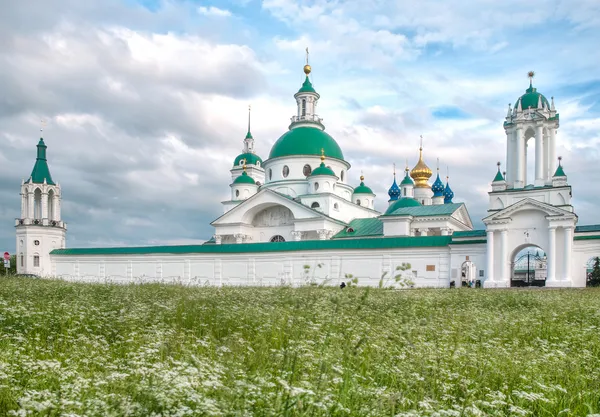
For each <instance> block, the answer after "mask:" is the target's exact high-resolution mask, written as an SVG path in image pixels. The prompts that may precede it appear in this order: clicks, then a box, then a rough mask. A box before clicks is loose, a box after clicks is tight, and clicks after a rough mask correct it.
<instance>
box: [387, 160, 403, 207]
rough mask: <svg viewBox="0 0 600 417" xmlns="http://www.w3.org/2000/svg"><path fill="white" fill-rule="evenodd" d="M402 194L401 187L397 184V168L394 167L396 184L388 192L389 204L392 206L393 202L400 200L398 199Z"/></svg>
mask: <svg viewBox="0 0 600 417" xmlns="http://www.w3.org/2000/svg"><path fill="white" fill-rule="evenodd" d="M400 193H401V191H400V187H398V184H396V166H395V165H394V182H393V183H392V186H391V187H390V189H389V190H388V195H389V196H390V199H389V200H388V202H389V203H390V204H391V203H392V202H394V201H396V200H398V197H400Z"/></svg>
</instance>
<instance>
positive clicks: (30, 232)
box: [16, 225, 66, 276]
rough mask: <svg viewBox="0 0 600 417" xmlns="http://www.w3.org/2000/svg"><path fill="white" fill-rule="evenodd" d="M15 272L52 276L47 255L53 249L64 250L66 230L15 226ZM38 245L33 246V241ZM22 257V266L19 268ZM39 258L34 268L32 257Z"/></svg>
mask: <svg viewBox="0 0 600 417" xmlns="http://www.w3.org/2000/svg"><path fill="white" fill-rule="evenodd" d="M16 229H17V232H16V235H17V236H16V237H17V239H16V248H17V253H16V255H17V272H18V273H20V274H36V275H40V276H45V275H52V274H53V273H54V271H53V270H52V265H51V262H50V255H49V253H50V252H51V251H52V250H54V249H60V248H64V247H65V244H66V241H65V240H66V230H65V229H63V228H60V227H52V226H38V225H28V226H25V225H20V226H17V228H16ZM36 240H38V241H39V243H40V244H39V245H37V246H36V245H35V244H34V243H35V241H36ZM21 255H23V266H21ZM35 255H37V256H39V257H40V264H39V267H35V266H34V262H33V257H34V256H35Z"/></svg>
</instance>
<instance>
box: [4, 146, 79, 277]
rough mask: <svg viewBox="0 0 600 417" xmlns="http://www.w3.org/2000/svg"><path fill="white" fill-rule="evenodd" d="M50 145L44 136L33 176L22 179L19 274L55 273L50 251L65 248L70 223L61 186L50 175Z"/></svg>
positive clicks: (16, 224)
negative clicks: (63, 207) (64, 218)
mask: <svg viewBox="0 0 600 417" xmlns="http://www.w3.org/2000/svg"><path fill="white" fill-rule="evenodd" d="M46 149H47V146H46V144H45V143H44V139H43V138H40V140H39V142H38V144H37V158H36V160H35V165H34V166H33V170H32V172H31V175H30V176H29V178H28V179H27V180H26V181H21V216H20V217H19V218H18V219H16V221H15V228H16V234H17V245H16V248H17V252H16V254H17V273H19V274H35V275H39V276H51V275H52V274H53V273H54V271H53V270H52V265H51V262H50V252H51V251H52V250H54V249H59V248H64V247H65V243H66V242H65V239H66V234H67V225H66V223H65V222H63V221H62V216H61V197H62V194H61V189H60V185H59V184H58V183H55V182H54V181H53V179H52V176H51V175H50V169H49V168H48V161H47V160H46Z"/></svg>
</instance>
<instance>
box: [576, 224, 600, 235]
mask: <svg viewBox="0 0 600 417" xmlns="http://www.w3.org/2000/svg"><path fill="white" fill-rule="evenodd" d="M586 232H600V224H590V225H584V226H576V227H575V233H586Z"/></svg>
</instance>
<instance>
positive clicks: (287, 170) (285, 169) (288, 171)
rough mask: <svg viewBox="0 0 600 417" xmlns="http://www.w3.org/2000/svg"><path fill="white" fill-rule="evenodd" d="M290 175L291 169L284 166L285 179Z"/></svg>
mask: <svg viewBox="0 0 600 417" xmlns="http://www.w3.org/2000/svg"><path fill="white" fill-rule="evenodd" d="M288 175H290V168H289V167H288V166H287V165H284V166H283V178H287V176H288Z"/></svg>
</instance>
